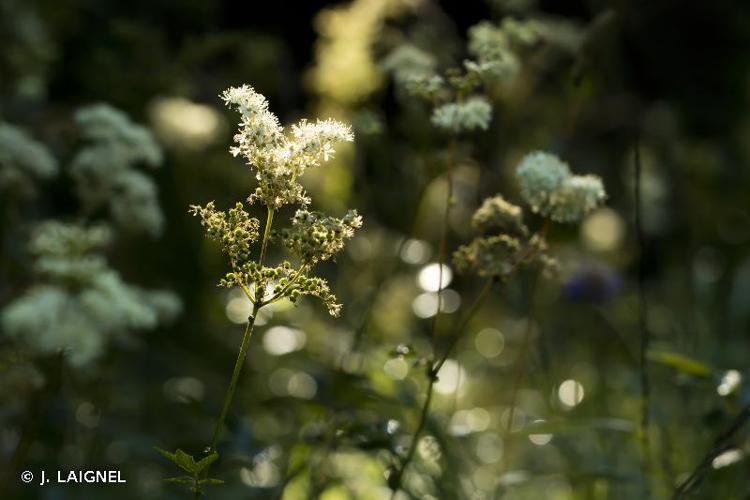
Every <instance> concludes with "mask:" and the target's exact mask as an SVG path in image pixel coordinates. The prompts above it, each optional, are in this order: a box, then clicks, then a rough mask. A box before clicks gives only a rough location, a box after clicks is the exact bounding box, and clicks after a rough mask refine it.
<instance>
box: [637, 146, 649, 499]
mask: <svg viewBox="0 0 750 500" xmlns="http://www.w3.org/2000/svg"><path fill="white" fill-rule="evenodd" d="M638 143H639V141H638V137H636V139H635V145H634V152H633V153H634V154H633V157H634V163H635V183H634V191H635V193H634V194H635V230H636V235H637V238H638V250H639V259H638V328H639V330H640V333H641V345H640V353H639V358H640V382H641V422H640V427H641V429H640V438H641V453H642V455H643V463H642V466H643V473H644V484H645V485H646V491H647V492H648V490H649V486H648V482H649V479H648V476H649V473H650V471H651V451H650V450H651V445H650V442H649V435H648V430H649V416H650V409H649V398H650V393H651V384H650V381H649V377H648V349H649V345H650V343H651V334H650V332H649V329H648V304H647V303H646V291H645V288H646V287H645V282H646V266H645V263H644V253H645V248H646V237H645V234H644V231H643V214H642V206H641V205H642V203H641V173H642V169H641V154H640V148H639V145H638Z"/></svg>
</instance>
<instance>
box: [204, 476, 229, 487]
mask: <svg viewBox="0 0 750 500" xmlns="http://www.w3.org/2000/svg"><path fill="white" fill-rule="evenodd" d="M198 484H200V485H201V486H203V485H206V484H224V481H222V480H221V479H215V478H213V477H207V478H206V479H201V480H200V481H198Z"/></svg>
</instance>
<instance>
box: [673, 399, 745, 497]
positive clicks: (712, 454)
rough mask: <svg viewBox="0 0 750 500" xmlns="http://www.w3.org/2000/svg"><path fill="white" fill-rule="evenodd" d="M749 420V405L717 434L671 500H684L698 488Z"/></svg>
mask: <svg viewBox="0 0 750 500" xmlns="http://www.w3.org/2000/svg"><path fill="white" fill-rule="evenodd" d="M749 420H750V405H747V406H745V407H744V408H742V410H741V411H740V413H739V414H738V415H737V416H736V417H735V418H734V420H732V423H731V424H730V425H729V427H727V429H726V430H725V431H724V432H722V433H721V434H719V436H718V437H717V438H716V439H715V440H714V444H713V446H712V447H711V449H710V450H709V451H708V453H706V455H705V456H704V457H703V460H701V461H700V463H699V464H698V465H697V466H696V467H695V469H694V470H693V472H692V473H691V474H690V476H688V478H687V479H685V481H683V482H682V484H680V485H679V486H678V487H677V488H676V489H675V492H674V495H673V496H672V500H680V499H682V498H685V497H686V496H687V495H688V494H689V493H690V492H692V491H693V490H695V489H696V488H697V487H698V486H700V484H701V482H702V481H703V478H704V477H705V476H706V474H707V473H708V472H709V471H710V470H711V466H712V463H713V461H714V459H715V458H716V457H718V456H719V455H721V454H722V453H724V452H725V451H727V449H729V448H730V447H731V445H732V438H733V437H734V435H735V434H737V433H738V432H739V431H740V430H741V429H742V428H743V427H744V426H745V424H747V422H748V421H749Z"/></svg>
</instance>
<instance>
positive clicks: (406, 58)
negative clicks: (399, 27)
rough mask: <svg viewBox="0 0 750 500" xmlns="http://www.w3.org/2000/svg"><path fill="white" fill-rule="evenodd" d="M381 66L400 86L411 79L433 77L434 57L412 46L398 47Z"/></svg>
mask: <svg viewBox="0 0 750 500" xmlns="http://www.w3.org/2000/svg"><path fill="white" fill-rule="evenodd" d="M381 64H382V66H383V69H384V70H385V71H388V72H390V73H392V74H393V77H394V79H395V80H396V81H397V82H399V83H401V84H404V83H406V82H407V81H409V80H413V79H429V78H430V77H432V76H435V66H436V61H435V57H434V56H433V55H432V54H430V53H428V52H425V51H424V50H422V49H420V48H419V47H416V46H414V45H412V44H403V45H399V46H398V47H396V48H395V49H393V51H391V53H390V54H388V55H387V56H386V57H385V58H384V59H383V62H382V63H381Z"/></svg>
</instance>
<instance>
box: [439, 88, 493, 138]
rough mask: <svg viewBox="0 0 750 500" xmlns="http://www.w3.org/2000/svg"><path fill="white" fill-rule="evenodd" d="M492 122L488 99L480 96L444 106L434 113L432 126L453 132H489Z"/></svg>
mask: <svg viewBox="0 0 750 500" xmlns="http://www.w3.org/2000/svg"><path fill="white" fill-rule="evenodd" d="M490 120H492V106H491V105H490V103H489V102H488V101H487V99H485V98H484V97H480V96H474V97H471V98H469V99H466V100H465V101H459V102H451V103H448V104H443V105H442V106H439V107H437V108H435V110H434V111H433V112H432V124H433V125H435V126H436V127H438V128H441V129H443V130H448V131H452V132H470V131H472V130H477V129H481V130H487V128H489V126H490Z"/></svg>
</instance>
